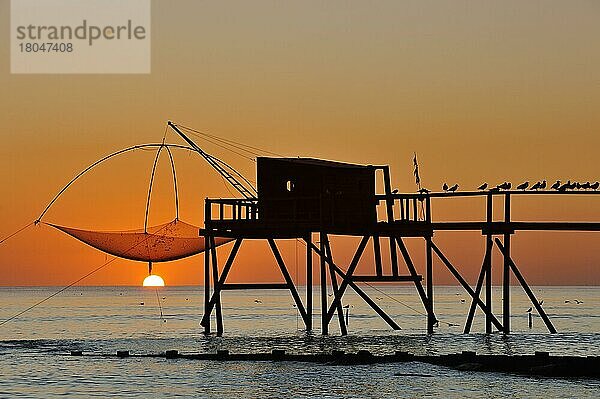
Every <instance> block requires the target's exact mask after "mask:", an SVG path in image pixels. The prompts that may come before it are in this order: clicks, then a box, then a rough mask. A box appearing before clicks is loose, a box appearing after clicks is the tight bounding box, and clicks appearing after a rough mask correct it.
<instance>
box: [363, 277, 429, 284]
mask: <svg viewBox="0 0 600 399" xmlns="http://www.w3.org/2000/svg"><path fill="white" fill-rule="evenodd" d="M421 280H423V276H412V275H410V276H356V275H355V276H352V281H354V282H361V281H362V282H369V283H400V282H407V281H421Z"/></svg>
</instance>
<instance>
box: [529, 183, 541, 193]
mask: <svg viewBox="0 0 600 399" xmlns="http://www.w3.org/2000/svg"><path fill="white" fill-rule="evenodd" d="M541 186H542V182H541V181H539V182H537V183H535V184H534V185H533V186H531V187H530V188H529V190H530V191H531V190H536V191H537V190H538V189H539V188H540V187H541Z"/></svg>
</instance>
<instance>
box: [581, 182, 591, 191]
mask: <svg viewBox="0 0 600 399" xmlns="http://www.w3.org/2000/svg"><path fill="white" fill-rule="evenodd" d="M591 185H592V184H591V183H590V182H589V181H586V182H585V183H583V184H582V185H581V188H582V189H584V190H589V188H590V186H591Z"/></svg>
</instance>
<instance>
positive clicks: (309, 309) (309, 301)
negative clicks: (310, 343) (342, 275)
mask: <svg viewBox="0 0 600 399" xmlns="http://www.w3.org/2000/svg"><path fill="white" fill-rule="evenodd" d="M305 240H306V242H310V243H312V234H310V233H309V234H308V236H307V237H306V239H305ZM312 269H313V268H312V249H310V246H307V247H306V321H307V323H306V331H312V317H313V297H312V285H313V275H312V271H313V270H312Z"/></svg>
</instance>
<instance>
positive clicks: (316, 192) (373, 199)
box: [169, 122, 600, 335]
mask: <svg viewBox="0 0 600 399" xmlns="http://www.w3.org/2000/svg"><path fill="white" fill-rule="evenodd" d="M169 126H170V127H171V128H172V129H173V130H175V131H176V132H177V133H178V134H179V135H180V136H181V137H182V138H183V139H184V140H185V141H186V142H187V143H188V144H189V145H190V146H191V147H193V148H195V149H196V150H197V151H198V152H200V153H201V154H203V153H204V152H203V151H202V150H201V149H200V148H199V147H198V146H197V145H196V144H195V143H194V142H193V141H192V140H191V139H189V137H187V136H186V135H185V134H184V133H183V132H182V130H181V129H179V127H178V125H176V124H174V123H171V122H169ZM205 158H207V160H208V161H209V163H211V162H210V159H211V157H210V156H208V157H205ZM211 165H212V166H213V167H214V168H215V169H216V170H217V171H218V172H219V173H220V174H221V175H222V176H223V177H224V178H225V180H226V181H227V182H229V183H231V185H232V186H233V187H234V188H235V189H236V190H237V191H238V192H239V193H240V194H241V195H242V197H243V198H229V199H212V198H207V199H206V200H205V205H204V224H205V225H204V229H203V230H201V234H203V235H204V237H205V240H204V241H205V243H206V251H205V252H204V284H205V297H204V315H203V318H202V320H201V325H202V326H203V327H204V332H205V333H210V332H211V331H212V330H211V321H212V319H213V313H214V321H215V322H216V333H217V334H218V335H221V334H222V333H223V331H224V327H223V309H222V304H221V295H222V294H224V292H226V291H230V290H254V289H261V290H272V289H276V290H289V291H290V294H291V296H292V298H293V299H294V302H295V305H296V306H297V309H298V312H299V313H300V315H301V317H302V320H303V322H304V325H305V328H306V330H307V331H311V330H312V329H313V323H312V322H313V309H314V305H313V281H312V276H313V273H312V272H313V267H314V265H313V256H314V255H316V258H317V259H318V262H317V263H318V265H317V267H318V268H319V271H320V274H319V275H320V279H319V289H320V315H321V332H322V333H323V334H328V333H329V325H330V323H331V322H332V320H333V318H334V317H337V319H338V322H339V329H340V332H341V334H342V335H345V334H347V325H346V322H345V320H344V312H343V307H342V298H343V296H344V294H345V293H346V291H347V290H348V288H350V289H352V290H354V291H355V292H356V294H358V296H360V297H361V298H362V299H363V300H364V301H365V302H366V303H367V304H368V305H369V306H370V307H371V308H372V309H373V311H374V312H376V313H377V314H378V315H379V316H380V317H381V318H382V319H383V320H384V321H385V322H386V323H387V324H388V325H389V326H390V327H391V328H392V329H394V330H398V329H400V326H399V325H398V324H397V322H396V321H395V320H393V319H392V318H391V317H390V316H389V315H387V314H386V313H385V311H384V310H383V309H382V308H381V307H379V306H378V305H377V303H376V302H375V301H374V300H373V299H372V298H371V297H370V296H369V295H368V294H367V293H366V292H365V291H364V290H363V289H362V288H361V287H360V283H384V282H385V283H390V282H392V283H401V282H406V283H410V284H413V285H414V286H415V289H416V291H417V294H418V296H419V298H420V300H421V302H422V304H423V307H424V309H425V312H426V329H427V332H428V333H433V331H434V328H435V326H436V324H437V323H438V319H437V317H436V313H435V301H434V270H433V262H434V256H436V257H437V258H439V260H440V261H441V263H442V264H443V265H444V266H445V267H446V268H447V269H448V270H449V271H450V273H451V274H452V275H453V276H454V277H455V278H456V280H457V281H458V283H459V284H460V285H461V286H462V287H463V288H464V289H465V291H466V292H467V293H468V294H469V296H470V298H471V305H470V308H469V313H468V315H467V316H466V322H465V326H464V332H465V333H469V332H470V331H471V326H472V323H473V319H474V316H475V311H476V309H477V308H480V309H481V310H482V311H483V313H484V315H485V332H486V333H492V332H493V331H494V329H495V330H497V331H501V332H504V333H509V332H510V290H511V286H510V281H511V275H514V277H515V278H516V280H517V281H518V282H519V284H520V285H521V287H522V288H523V290H524V291H525V293H526V294H527V296H528V297H529V299H530V300H531V303H532V305H533V307H534V308H535V309H536V310H537V312H538V313H539V315H540V316H541V318H542V319H543V321H544V323H545V325H546V327H547V328H548V331H549V332H551V333H555V332H556V328H555V327H554V325H553V324H552V322H551V321H550V319H549V317H548V315H547V314H546V312H545V311H544V309H543V307H542V305H541V303H540V301H538V299H537V298H536V297H535V295H534V293H533V291H532V290H531V288H530V287H529V285H528V283H527V281H526V280H525V278H524V276H523V274H522V273H521V271H520V270H519V268H518V267H517V264H516V262H515V260H514V259H513V258H512V257H511V237H512V236H513V235H514V234H515V233H516V232H517V231H588V232H589V231H600V223H599V222H520V221H513V220H512V218H511V203H512V201H513V199H515V198H516V197H520V196H524V195H525V196H533V195H544V196H556V195H558V196H560V195H595V194H600V192H598V191H596V190H593V191H565V190H563V191H524V190H512V191H511V190H506V191H499V190H488V191H468V192H435V193H434V192H428V191H427V190H421V191H420V192H418V193H399V192H398V190H395V189H393V188H392V183H391V176H390V169H389V166H387V165H357V164H349V163H342V162H333V161H327V160H320V159H313V158H285V157H281V158H275V157H259V158H257V166H256V178H257V184H256V185H257V187H256V188H254V186H253V185H252V184H251V183H250V182H249V181H248V180H247V179H245V178H243V176H241V175H240V174H239V173H237V172H235V171H234V170H232V169H229V168H224V167H223V166H222V165H221V164H219V163H215V162H212V163H211ZM415 165H416V159H415ZM376 183H378V184H376ZM376 187H381V189H380V190H381V192H377V190H376ZM456 197H478V198H480V199H482V200H483V202H484V204H485V205H484V206H485V214H486V217H485V220H481V221H475V222H471V221H465V222H446V221H435V220H434V219H433V217H432V204H433V202H434V201H444V200H446V199H448V198H456ZM553 198H561V197H553ZM498 201H503V208H504V209H503V210H504V212H503V218H502V220H494V217H493V209H494V203H495V202H498ZM439 231H478V232H481V234H482V235H483V236H484V237H485V255H484V258H483V262H482V265H481V269H480V273H479V276H478V279H477V282H476V284H475V287H474V288H473V287H471V285H469V283H468V282H467V281H466V280H465V278H464V277H463V276H462V275H461V273H460V271H459V268H458V267H456V266H455V265H454V264H453V263H452V262H451V261H450V260H449V258H448V256H447V255H446V254H445V253H444V252H443V251H442V250H441V249H440V248H439V247H438V246H437V245H436V243H435V242H434V236H435V233H436V232H439ZM331 236H346V237H356V238H358V239H360V240H359V243H358V245H357V247H356V249H355V251H354V256H353V257H352V259H351V260H350V262H349V263H348V264H341V263H340V261H339V258H334V255H333V249H332V244H331V240H330V238H331ZM224 238H225V239H230V240H233V242H234V243H233V247H232V249H231V251H230V253H229V255H228V257H227V259H226V260H225V261H224V262H221V264H220V263H219V259H218V257H217V250H216V248H217V246H218V240H222V239H224ZM409 238H419V239H422V240H423V241H424V246H425V266H424V268H423V269H424V272H425V275H424V276H423V275H421V274H419V273H418V272H417V268H416V267H415V264H414V262H413V260H412V257H411V254H410V252H409V250H408V248H407V245H406V243H405V240H406V239H409ZM247 240H266V241H267V243H268V245H269V248H270V251H271V252H272V254H273V256H274V258H275V261H276V263H277V266H278V268H279V269H280V271H281V274H282V277H283V281H284V282H282V283H228V282H227V277H228V275H229V272H230V271H231V269H232V268H233V267H234V264H235V261H236V256H237V254H238V251H239V249H240V246H241V245H242V243H243V242H244V241H247ZM279 240H298V241H300V242H303V243H304V244H305V247H306V253H305V256H306V297H305V298H304V300H303V299H302V298H301V296H300V293H299V292H298V289H297V287H296V283H297V282H294V280H293V279H292V277H291V275H290V272H289V269H288V266H287V265H286V262H285V261H284V259H283V257H282V255H281V252H280V250H279V247H278V241H279ZM369 241H372V248H373V254H372V256H373V258H372V259H373V269H372V270H371V272H370V273H367V274H356V270H357V267H358V264H359V262H360V260H361V258H362V257H365V256H367V255H366V253H365V252H366V248H367V245H368V243H369ZM384 245H386V246H389V252H388V251H382V246H384ZM494 247H496V248H497V249H498V250H499V251H500V254H501V256H502V315H501V317H500V318H499V317H497V316H496V315H495V314H494V313H493V311H492V309H493V308H492V269H493V268H492V251H493V250H494ZM384 254H386V255H389V265H390V267H389V270H384V267H383V265H384V263H386V264H388V262H384V261H383V257H384ZM329 286H330V287H331V290H332V292H333V298H332V299H331V300H329V299H328V295H327V292H328V287H329ZM482 291H483V299H482V298H481V296H482Z"/></svg>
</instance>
